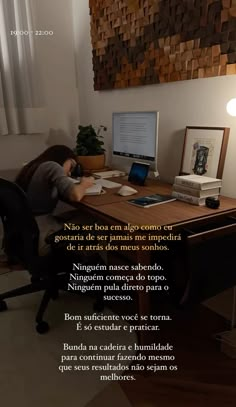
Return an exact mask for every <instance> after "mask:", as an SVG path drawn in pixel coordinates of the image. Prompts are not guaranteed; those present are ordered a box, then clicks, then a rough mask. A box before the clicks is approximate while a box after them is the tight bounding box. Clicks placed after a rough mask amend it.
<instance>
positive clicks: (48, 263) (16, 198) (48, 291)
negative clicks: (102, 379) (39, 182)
mask: <svg viewBox="0 0 236 407" xmlns="http://www.w3.org/2000/svg"><path fill="white" fill-rule="evenodd" d="M0 217H1V219H2V223H3V230H4V250H5V253H6V255H7V257H8V259H9V261H10V262H18V263H20V264H21V265H22V266H23V267H24V268H25V269H27V271H28V272H29V274H30V276H31V282H30V284H28V285H25V286H22V287H19V288H16V289H14V290H11V291H8V292H5V293H1V294H0V311H5V310H7V304H6V302H5V301H4V300H5V299H7V298H12V297H17V296H20V295H25V294H30V293H34V292H38V291H42V290H45V291H44V295H43V298H42V301H41V304H40V306H39V309H38V312H37V314H36V330H37V332H38V333H40V334H43V333H45V332H47V331H48V330H49V325H48V323H47V322H45V321H43V316H44V313H45V311H46V309H47V306H48V304H49V301H50V300H51V299H56V298H57V296H58V290H59V289H66V282H67V276H68V272H67V265H68V264H67V261H68V259H66V258H65V251H64V250H63V251H60V250H52V251H51V252H50V253H49V254H48V255H46V256H39V254H38V242H39V229H38V225H37V222H36V220H35V218H34V216H33V214H32V211H31V209H30V207H29V204H28V201H27V197H26V195H25V193H24V191H23V190H22V189H21V188H20V187H18V186H17V185H16V184H14V183H12V182H10V181H7V180H4V179H1V178H0ZM77 261H78V258H77ZM70 264H71V261H70ZM102 309H103V304H102V302H101V298H99V299H98V300H97V302H96V303H95V304H94V310H96V311H101V310H102Z"/></svg>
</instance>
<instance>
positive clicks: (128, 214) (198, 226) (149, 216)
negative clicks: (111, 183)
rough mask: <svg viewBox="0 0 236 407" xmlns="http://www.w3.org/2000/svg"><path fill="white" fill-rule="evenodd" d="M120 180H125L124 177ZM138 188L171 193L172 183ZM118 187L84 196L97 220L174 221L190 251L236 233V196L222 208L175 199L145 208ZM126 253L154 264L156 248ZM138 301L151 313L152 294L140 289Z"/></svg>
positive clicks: (183, 261) (183, 262)
mask: <svg viewBox="0 0 236 407" xmlns="http://www.w3.org/2000/svg"><path fill="white" fill-rule="evenodd" d="M115 181H118V179H117V178H116V179H115ZM120 181H121V182H122V180H120ZM123 183H125V184H127V185H128V184H129V183H128V182H127V181H123ZM135 188H136V189H137V190H138V194H136V195H134V196H135V197H137V196H144V195H148V194H151V193H160V194H170V193H171V186H170V185H168V184H162V183H160V182H157V181H155V182H151V181H149V183H148V185H146V186H145V187H135ZM118 189H119V188H116V189H109V190H107V193H106V194H104V195H101V196H87V197H85V198H84V200H83V201H82V204H83V205H84V207H85V208H86V211H88V212H89V213H90V214H91V216H93V217H94V218H95V219H96V222H102V223H104V224H108V225H113V224H120V225H126V224H129V223H130V224H132V225H139V226H141V225H160V226H164V225H171V226H173V230H174V231H175V232H178V231H180V232H182V231H184V232H186V244H185V248H186V250H187V252H190V250H191V248H192V247H193V246H194V245H197V244H199V243H200V244H201V243H202V242H203V243H204V242H206V241H210V240H211V239H215V238H216V237H219V238H220V239H222V237H226V236H228V235H231V234H234V233H236V199H231V198H226V197H221V199H220V208H218V209H209V208H207V207H205V206H195V205H190V204H188V203H184V202H180V201H172V202H169V203H165V204H161V205H156V206H153V207H151V208H146V209H143V208H138V207H136V206H133V205H130V204H128V203H127V202H126V201H127V200H128V199H130V198H131V197H130V196H129V197H121V196H119V195H117V191H118ZM188 232H189V233H188ZM201 247H202V246H201ZM191 253H192V252H191ZM108 255H109V263H111V264H112V263H114V256H116V255H117V253H116V252H109V251H108ZM123 255H124V253H123ZM125 256H126V258H127V259H129V260H130V261H132V262H133V263H136V264H137V263H140V264H150V262H151V256H152V252H151V251H137V252H135V251H131V253H130V252H128V253H125ZM189 257H191V256H189V253H186V256H185V258H184V259H183V253H181V256H180V258H179V259H178V261H179V264H180V266H179V269H178V267H177V266H176V270H177V272H182V269H183V268H184V266H185V268H186V269H187V268H189V267H190V264H191V263H189ZM235 260H236V259H235ZM176 264H177V263H176ZM223 289H224V288H223ZM138 304H139V310H138V311H139V314H140V315H147V314H149V312H150V298H149V295H147V294H144V293H143V292H138ZM140 341H141V342H145V335H141V337H140Z"/></svg>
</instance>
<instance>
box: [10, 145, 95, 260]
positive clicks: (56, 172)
mask: <svg viewBox="0 0 236 407" xmlns="http://www.w3.org/2000/svg"><path fill="white" fill-rule="evenodd" d="M75 167H76V155H75V154H74V153H73V151H72V150H71V149H70V148H69V147H67V146H64V145H55V146H52V147H49V148H48V149H47V150H46V151H44V152H43V153H42V154H40V155H39V156H38V157H36V158H35V159H34V160H32V161H30V162H29V163H28V164H27V165H25V166H24V167H23V168H22V170H21V171H20V173H19V174H18V176H17V178H16V183H17V184H18V185H19V186H20V187H21V188H22V189H23V190H24V191H25V193H26V195H27V197H28V200H29V203H30V206H31V209H32V211H33V213H34V215H35V216H36V220H37V223H38V226H39V230H40V244H39V250H40V254H44V253H45V252H47V251H48V246H47V245H46V244H45V238H46V236H47V235H48V234H50V233H52V232H55V231H56V230H59V229H61V228H62V225H63V224H62V223H59V222H58V221H57V220H56V219H55V218H54V217H53V215H52V212H53V210H54V209H55V207H56V205H57V203H58V201H59V199H62V200H66V201H67V202H68V201H69V202H79V201H81V199H82V198H83V196H84V194H85V191H86V189H87V188H89V187H91V186H92V185H93V183H94V178H93V177H82V178H81V181H80V183H79V184H75V183H74V181H73V180H72V179H71V178H70V175H71V173H72V171H73V170H74V169H75Z"/></svg>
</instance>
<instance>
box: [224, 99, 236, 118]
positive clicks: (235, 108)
mask: <svg viewBox="0 0 236 407" xmlns="http://www.w3.org/2000/svg"><path fill="white" fill-rule="evenodd" d="M226 110H227V113H228V114H229V115H230V116H236V99H230V100H229V102H228V103H227V105H226Z"/></svg>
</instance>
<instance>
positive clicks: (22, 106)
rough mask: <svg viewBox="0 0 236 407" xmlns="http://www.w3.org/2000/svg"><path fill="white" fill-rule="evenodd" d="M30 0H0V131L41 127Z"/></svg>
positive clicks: (32, 130) (31, 130)
mask: <svg viewBox="0 0 236 407" xmlns="http://www.w3.org/2000/svg"><path fill="white" fill-rule="evenodd" d="M31 1H32V0H0V134H22V133H24V134H32V133H40V132H42V131H43V129H44V126H43V125H44V123H45V120H44V108H43V105H44V103H43V97H42V85H41V79H40V74H39V69H38V66H39V65H38V63H37V54H36V48H35V31H34V30H35V27H34V24H33V13H32V3H31Z"/></svg>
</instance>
